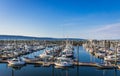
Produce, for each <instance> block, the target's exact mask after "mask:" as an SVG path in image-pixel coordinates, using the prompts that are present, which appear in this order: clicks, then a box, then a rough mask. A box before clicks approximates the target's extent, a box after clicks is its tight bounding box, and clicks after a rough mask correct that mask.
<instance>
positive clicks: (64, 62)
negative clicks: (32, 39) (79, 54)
mask: <svg viewBox="0 0 120 76" xmlns="http://www.w3.org/2000/svg"><path fill="white" fill-rule="evenodd" d="M55 65H56V66H62V67H68V66H73V60H72V59H70V58H65V57H58V58H57V60H56V62H55Z"/></svg>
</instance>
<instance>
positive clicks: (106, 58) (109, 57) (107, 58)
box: [104, 55, 120, 61]
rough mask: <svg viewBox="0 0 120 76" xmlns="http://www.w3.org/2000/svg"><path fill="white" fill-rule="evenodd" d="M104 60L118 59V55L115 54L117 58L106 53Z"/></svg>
mask: <svg viewBox="0 0 120 76" xmlns="http://www.w3.org/2000/svg"><path fill="white" fill-rule="evenodd" d="M104 60H105V61H115V60H117V61H119V60H120V59H119V55H117V58H116V57H115V55H108V56H105V57H104Z"/></svg>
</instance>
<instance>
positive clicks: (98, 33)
mask: <svg viewBox="0 0 120 76" xmlns="http://www.w3.org/2000/svg"><path fill="white" fill-rule="evenodd" d="M90 33H91V34H92V35H93V36H94V38H97V39H119V38H120V23H115V24H109V25H104V27H101V28H97V29H94V30H92V31H91V32H90ZM92 35H91V36H92Z"/></svg>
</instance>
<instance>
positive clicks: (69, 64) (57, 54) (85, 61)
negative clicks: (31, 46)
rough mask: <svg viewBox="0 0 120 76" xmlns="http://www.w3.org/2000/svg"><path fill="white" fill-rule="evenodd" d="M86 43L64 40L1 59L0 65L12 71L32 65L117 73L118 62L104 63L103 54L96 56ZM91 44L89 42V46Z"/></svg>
mask: <svg viewBox="0 0 120 76" xmlns="http://www.w3.org/2000/svg"><path fill="white" fill-rule="evenodd" d="M88 42H89V41H88ZM93 43H94V42H93ZM87 44H89V43H87ZM87 44H86V43H85V44H83V46H73V45H72V44H71V42H70V41H66V42H65V44H64V45H57V44H56V45H54V46H52V47H48V46H47V47H45V48H42V49H39V50H37V51H34V52H30V53H27V54H24V55H23V54H22V55H18V57H13V58H9V59H1V60H0V62H1V63H0V65H6V66H8V67H9V68H11V69H13V71H14V69H16V70H19V71H20V70H22V68H26V66H34V67H37V68H39V67H43V68H45V69H47V68H50V67H51V68H53V69H65V70H67V69H74V68H77V67H78V68H79V67H82V68H89V69H90V68H91V69H92V68H94V69H97V70H102V71H104V70H108V71H109V70H115V69H116V70H117V71H118V73H119V72H120V71H119V63H117V65H116V64H115V63H109V62H111V61H109V62H108V63H104V62H105V61H106V60H104V58H103V56H104V55H102V58H101V57H98V56H97V55H96V54H93V53H95V51H94V52H92V50H90V52H89V50H88V49H89V48H86V46H87ZM85 45H86V46H85ZM91 45H92V44H90V47H91ZM25 46H26V45H25ZM40 46H41V45H40ZM101 46H102V45H101ZM96 47H97V46H96ZM1 49H2V48H1ZM90 49H91V48H90ZM94 49H95V48H94ZM100 49H101V48H100ZM69 50H70V51H73V52H69V54H70V55H69V56H68V55H67V54H68V51H69ZM65 52H66V53H65ZM102 53H105V52H101V54H102ZM110 55H111V54H110ZM21 60H22V61H21ZM113 61H114V60H112V62H113ZM117 62H119V61H117ZM34 67H33V68H34ZM40 74H41V73H40ZM55 74H56V73H55ZM83 75H84V74H83ZM58 76H59V75H58ZM66 76H67V75H66ZM70 76H71V75H70ZM77 76H79V75H77ZM86 76H87V75H86ZM111 76H112V75H111ZM116 76H117V75H116Z"/></svg>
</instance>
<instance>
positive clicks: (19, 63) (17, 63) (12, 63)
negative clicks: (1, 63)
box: [8, 58, 25, 66]
mask: <svg viewBox="0 0 120 76" xmlns="http://www.w3.org/2000/svg"><path fill="white" fill-rule="evenodd" d="M8 64H9V65H13V66H16V65H24V64H25V62H24V61H22V60H21V59H16V58H14V59H12V60H9V61H8Z"/></svg>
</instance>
